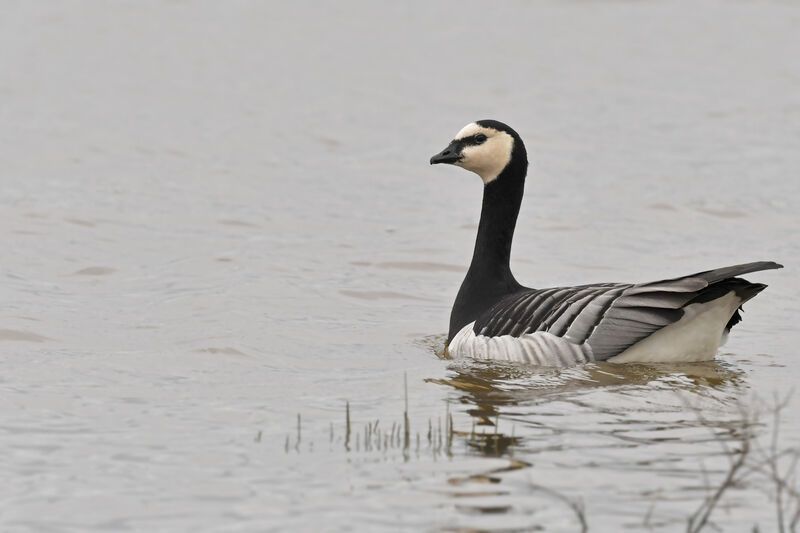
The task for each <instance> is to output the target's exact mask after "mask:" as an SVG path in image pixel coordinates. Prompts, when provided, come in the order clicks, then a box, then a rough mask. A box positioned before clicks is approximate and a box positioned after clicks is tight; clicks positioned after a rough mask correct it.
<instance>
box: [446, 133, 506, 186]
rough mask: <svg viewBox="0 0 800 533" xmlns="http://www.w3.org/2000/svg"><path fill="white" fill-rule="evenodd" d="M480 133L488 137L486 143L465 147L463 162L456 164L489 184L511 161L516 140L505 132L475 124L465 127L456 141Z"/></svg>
mask: <svg viewBox="0 0 800 533" xmlns="http://www.w3.org/2000/svg"><path fill="white" fill-rule="evenodd" d="M478 133H482V134H484V135H486V141H485V142H484V143H483V144H475V145H470V146H465V147H464V149H463V150H462V151H461V160H460V161H457V162H456V163H454V164H455V165H456V166H459V167H461V168H465V169H467V170H470V171H472V172H474V173H475V174H477V175H478V176H480V177H481V179H482V180H483V183H489V182H491V181H493V180H495V179H497V176H499V175H500V173H501V172H502V171H503V169H504V168H506V165H508V162H509V161H511V151H512V150H513V149H514V138H513V137H512V136H511V135H509V134H508V133H506V132H504V131H498V130H496V129H493V128H486V127H484V126H481V125H479V124H477V123H475V122H473V123H471V124H467V125H466V126H464V127H463V128H462V129H461V131H459V132H458V133H457V134H456V136H455V140H459V139H464V138H465V137H471V136H473V135H477V134H478Z"/></svg>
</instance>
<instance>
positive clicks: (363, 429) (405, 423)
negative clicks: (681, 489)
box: [255, 364, 800, 533]
mask: <svg viewBox="0 0 800 533" xmlns="http://www.w3.org/2000/svg"><path fill="white" fill-rule="evenodd" d="M684 366H685V365H684ZM453 370H454V374H453V375H452V377H451V378H450V379H448V380H427V381H429V382H430V383H435V384H440V385H446V386H449V387H452V388H453V390H454V391H456V392H457V393H465V394H466V397H463V396H462V397H460V398H459V397H456V398H455V399H454V400H448V401H447V402H446V403H445V406H444V408H443V412H442V413H441V414H440V415H437V416H435V417H429V418H427V419H425V420H423V421H421V422H420V423H419V424H418V425H417V424H416V423H415V424H414V425H413V426H412V421H411V420H410V417H409V408H408V405H409V398H408V384H407V378H404V410H403V413H402V415H401V416H400V417H398V419H396V420H393V421H391V422H388V421H384V420H381V419H374V420H363V419H361V420H359V418H360V417H358V415H357V414H356V413H354V412H353V411H352V409H351V406H350V403H349V402H345V404H344V410H343V411H344V412H343V416H342V421H341V423H338V424H337V423H333V422H331V423H330V424H329V426H328V428H327V443H328V448H329V451H335V450H336V449H340V450H343V451H344V452H345V453H346V454H359V455H361V454H374V453H380V454H381V455H382V456H383V457H385V458H391V459H392V460H396V459H398V458H401V460H402V461H403V462H408V461H411V460H412V459H415V460H420V459H422V458H423V457H424V456H428V457H429V458H431V459H432V460H434V461H436V460H439V459H441V458H445V459H448V458H449V459H452V458H453V457H454V456H456V455H461V456H470V455H475V456H479V457H488V458H499V459H503V460H505V461H506V464H505V466H495V467H492V468H487V469H484V470H481V471H478V472H474V473H468V474H465V475H452V476H450V477H448V479H447V484H449V485H451V486H455V487H461V486H465V485H473V486H481V485H486V484H488V485H489V486H496V485H498V484H500V483H502V482H503V480H504V476H506V475H509V474H512V473H515V472H517V473H519V472H526V471H527V472H531V474H528V480H527V482H526V483H527V487H528V490H529V491H530V492H539V493H541V494H544V495H546V496H547V497H549V498H551V499H553V500H554V501H558V502H561V505H563V506H564V507H565V509H568V510H569V511H570V513H571V514H572V515H573V517H574V522H575V527H576V528H578V530H580V531H588V530H590V529H591V526H592V523H591V516H590V514H589V513H588V512H587V509H586V506H585V505H584V502H583V500H582V498H581V497H580V496H579V495H578V496H575V495H572V496H570V495H567V494H565V493H564V492H562V491H561V490H558V489H556V488H554V487H551V486H549V485H548V484H547V483H546V482H534V481H533V479H532V473H533V472H535V470H534V469H533V466H534V465H533V463H532V462H531V458H532V457H534V456H536V455H537V454H541V453H543V452H545V451H546V450H547V449H549V445H545V446H538V447H533V446H532V443H531V442H526V440H531V441H532V440H535V439H532V438H531V437H529V436H528V435H520V434H518V433H517V424H518V423H519V424H521V426H525V427H527V428H528V429H529V430H530V428H531V427H534V428H536V429H538V430H545V431H549V432H551V433H552V434H553V435H556V436H557V435H559V434H564V433H566V432H568V431H573V432H574V431H578V432H580V431H583V432H586V431H589V430H575V429H572V430H566V429H564V428H557V427H555V426H549V425H548V423H547V422H546V421H540V422H537V421H532V420H531V419H530V417H525V418H523V417H521V416H519V415H518V414H516V413H515V412H514V411H513V410H508V409H506V410H504V409H503V408H504V406H515V405H523V404H525V403H526V402H530V401H532V399H533V398H534V397H535V396H534V395H533V393H532V392H531V390H525V389H524V388H519V389H515V388H514V384H515V382H514V375H515V374H519V373H520V369H519V367H509V368H507V369H503V368H500V369H498V368H497V367H496V366H495V367H493V368H491V369H489V368H488V367H482V366H481V365H473V366H472V367H471V368H470V369H469V370H467V369H459V368H454V369H453ZM614 370H615V369H613V368H612V369H609V368H603V367H594V368H585V369H582V370H572V371H571V372H572V373H573V374H574V375H572V376H571V377H572V378H575V379H578V380H579V381H580V380H581V379H583V380H586V381H587V382H593V383H594V385H596V386H603V385H606V386H607V385H608V384H609V382H611V383H613V382H614V381H615V372H614ZM671 370H673V371H674V370H675V369H674V368H673V369H671ZM684 370H685V368H684ZM692 370H693V371H694V372H693V373H691V374H683V375H682V376H678V377H675V376H672V377H675V379H678V378H681V379H682V380H683V381H682V382H683V383H686V382H687V380H688V384H689V385H690V390H693V392H696V393H697V392H698V391H699V397H702V394H703V392H704V390H703V387H709V386H711V387H712V388H713V387H718V386H720V384H724V385H729V384H730V383H735V382H737V380H738V379H739V376H738V374H737V373H736V372H735V371H733V370H730V369H728V368H726V367H725V366H724V365H719V364H715V365H712V366H709V365H699V366H696V367H694V368H692ZM626 371H627V372H629V373H631V374H632V375H633V376H639V377H640V378H641V379H640V381H641V383H647V382H649V381H650V380H652V379H653V377H654V375H653V373H658V374H660V375H661V377H664V376H665V375H666V373H665V369H663V368H661V369H653V368H652V367H649V368H648V365H641V367H638V366H636V365H634V366H632V367H631V368H628V369H626ZM539 375H540V377H541V376H542V375H544V376H545V377H547V375H548V372H547V371H543V372H541V373H540V374H539ZM687 376H688V377H687ZM527 377H528V378H530V375H528V376H527ZM617 377H619V376H617ZM627 378H629V380H630V378H631V376H627ZM683 378H686V379H683ZM575 379H570V380H568V381H567V382H565V383H562V389H564V390H569V388H570V387H575V386H576V385H575ZM598 382H599V383H598ZM632 382H633V383H634V384H636V382H637V379H635V377H634V379H632ZM498 383H503V384H504V385H505V386H504V387H500V386H496V385H497V384H498ZM584 386H585V384H584ZM691 387H694V389H691ZM554 391H555V392H554ZM558 392H562V393H563V390H561V391H559V389H558V388H557V387H555V388H554V387H553V383H550V388H549V390H548V391H546V393H543V392H542V391H539V392H538V397H539V398H540V399H542V397H543V396H548V395H550V396H552V395H553V394H557V393H558ZM673 394H674V395H675V396H676V397H677V399H678V404H679V406H680V408H681V409H682V410H683V412H685V413H690V414H691V417H689V418H682V419H680V421H679V422H677V423H676V424H675V427H674V428H666V427H665V428H664V429H665V430H667V429H681V428H683V429H684V430H687V431H689V430H692V431H691V435H687V436H686V437H663V438H659V439H652V441H651V442H648V440H647V439H646V438H640V437H634V436H633V435H631V434H626V433H625V432H622V431H616V430H605V429H603V430H598V433H603V432H604V434H605V435H606V436H608V437H611V438H613V439H615V440H617V441H619V442H620V443H622V445H623V446H641V445H645V446H646V445H656V444H658V443H660V442H664V441H665V440H670V439H673V440H677V439H680V442H682V443H683V444H687V443H689V444H691V443H693V442H694V443H696V444H698V445H702V446H706V445H707V444H716V446H717V451H716V452H712V453H709V454H708V456H707V460H708V461H711V462H713V461H715V460H716V461H718V460H719V459H720V458H724V459H725V461H726V462H727V467H725V468H720V467H719V465H715V466H712V467H709V466H708V465H707V464H706V463H707V461H706V460H704V459H703V457H702V456H700V457H699V458H698V461H697V464H696V470H695V471H694V474H693V476H692V477H693V478H694V479H695V480H696V481H700V482H701V484H700V485H699V487H697V486H696V487H692V489H691V490H692V493H695V494H697V493H698V492H699V493H702V494H701V495H698V496H697V497H695V498H694V500H695V502H696V504H695V505H694V506H693V507H692V506H691V505H687V506H686V507H685V509H688V510H689V511H687V512H686V515H685V516H684V518H683V520H684V524H685V528H686V529H685V530H686V531H687V532H688V533H695V532H700V531H704V530H706V529H717V530H718V529H719V526H717V525H716V524H715V522H714V518H715V516H717V514H719V513H722V512H723V511H722V510H721V509H727V510H728V511H729V510H730V506H731V505H734V506H735V505H736V504H737V501H736V495H735V493H736V491H737V490H741V489H748V490H751V489H755V490H757V491H759V492H761V493H763V494H764V495H765V496H766V497H767V498H768V499H769V500H770V501H771V502H772V504H773V505H774V509H775V530H776V531H779V532H781V533H786V532H796V531H798V527H800V489H798V486H797V464H798V461H799V460H800V447H799V446H797V445H793V446H787V445H786V444H785V443H782V442H781V439H780V422H781V416H782V414H783V413H785V412H786V410H787V408H788V405H789V400H790V396H786V397H785V398H782V399H777V398H776V399H775V400H774V401H773V402H772V403H769V404H768V403H766V402H764V401H762V400H759V399H758V398H753V399H752V401H749V402H747V403H745V402H742V401H738V402H735V403H736V410H735V412H733V413H730V411H729V413H728V414H729V415H730V414H732V415H733V416H726V417H714V418H710V417H709V416H707V414H706V413H704V409H703V407H702V406H699V405H697V404H696V403H694V401H695V400H696V399H697V398H696V397H695V398H694V399H693V398H692V397H689V396H687V395H686V394H685V393H684V392H682V391H681V390H680V388H678V389H676V390H673ZM551 399H552V398H551ZM559 399H560V400H562V401H563V400H567V401H577V400H575V399H574V398H573V399H570V398H569V397H567V398H564V397H562V398H559ZM453 401H455V402H457V403H458V404H460V405H462V406H465V407H466V409H464V411H463V412H459V411H457V412H456V414H458V415H459V416H457V417H454V413H453V411H452V410H451V403H452V402H453ZM463 414H466V415H468V418H466V419H465V418H464V417H463ZM546 416H547V413H543V415H542V418H546ZM454 418H457V419H458V420H459V423H456V421H455V420H454ZM465 422H466V423H467V424H468V425H466V426H465V425H464V423H465ZM459 426H460V427H459ZM501 426H502V427H503V429H504V431H501ZM416 428H419V429H416ZM698 429H702V430H704V431H705V432H706V436H705V437H703V436H698V434H697V433H696V431H693V430H698ZM528 433H530V432H528ZM303 439H304V436H303V424H302V417H301V415H300V414H299V413H298V414H297V424H296V427H295V428H294V430H293V431H292V432H291V433H290V434H287V435H286V438H285V441H284V451H285V452H286V453H300V452H301V443H302V442H304V440H303ZM255 440H256V441H258V442H260V441H261V432H260V431H259V432H258V434H257V436H256V439H255ZM307 446H308V450H309V451H313V449H314V447H313V442H312V441H311V440H309V441H308V443H307ZM552 446H554V447H556V446H559V445H557V444H553V445H552ZM302 449H303V450H304V449H305V446H303V447H302ZM650 493H651V494H652V495H654V498H653V500H652V502H651V504H650V505H649V507H644V506H643V508H642V512H641V517H642V518H641V520H640V521H639V524H640V526H642V527H644V528H648V529H656V528H658V527H660V526H664V525H666V524H667V523H672V524H673V525H674V524H675V522H676V519H675V518H673V519H672V520H671V521H670V520H666V519H664V518H662V519H661V520H660V521H659V520H657V519H656V509H657V507H658V505H659V502H660V499H659V498H660V497H662V496H663V494H662V491H661V489H660V488H658V487H654V489H653V490H652V491H650ZM460 494H463V493H460ZM467 494H469V493H467ZM474 494H483V492H480V491H479V492H475V493H474ZM485 494H495V495H496V494H501V493H499V492H497V491H495V492H489V493H485ZM659 495H662V496H659ZM689 503H691V502H689ZM481 509H482V510H480V509H479V511H480V512H485V513H488V512H506V511H508V509H510V506H503V505H500V506H488V507H485V508H481ZM665 520H666V521H665ZM752 527H753V531H759V530H760V529H759V524H758V523H755V524H753V525H752Z"/></svg>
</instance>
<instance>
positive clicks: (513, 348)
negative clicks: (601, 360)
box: [447, 322, 594, 366]
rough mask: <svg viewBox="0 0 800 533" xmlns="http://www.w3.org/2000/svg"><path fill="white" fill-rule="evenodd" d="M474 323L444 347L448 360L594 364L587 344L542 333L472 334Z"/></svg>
mask: <svg viewBox="0 0 800 533" xmlns="http://www.w3.org/2000/svg"><path fill="white" fill-rule="evenodd" d="M474 326H475V323H474V322H472V323H471V324H467V325H466V326H464V327H463V328H462V329H461V331H459V332H458V333H456V335H455V337H453V340H452V341H450V344H449V345H448V346H447V352H448V354H449V355H450V356H451V357H472V358H473V359H496V360H499V361H511V362H514V363H529V364H532V365H540V366H571V365H579V364H583V363H587V362H589V361H594V357H592V350H591V349H590V348H589V346H588V345H586V344H581V345H578V344H574V343H571V342H569V341H567V340H565V339H563V338H561V337H557V336H556V335H553V334H552V333H547V332H545V331H537V332H535V333H527V334H525V335H522V336H520V337H512V336H511V335H501V336H498V337H486V336H484V335H475V332H474V331H473V329H472V328H473V327H474Z"/></svg>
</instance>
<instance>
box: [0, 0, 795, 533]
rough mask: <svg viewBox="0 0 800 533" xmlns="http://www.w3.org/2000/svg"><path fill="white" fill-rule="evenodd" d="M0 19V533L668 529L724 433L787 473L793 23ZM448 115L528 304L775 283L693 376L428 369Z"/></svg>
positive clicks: (738, 523) (578, 4)
mask: <svg viewBox="0 0 800 533" xmlns="http://www.w3.org/2000/svg"><path fill="white" fill-rule="evenodd" d="M2 11H3V15H2V17H0V163H1V164H0V244H2V261H0V450H2V453H0V478H2V480H3V482H2V483H0V529H2V531H5V532H40V531H49V532H71V531H143V530H147V531H395V530H407V531H459V532H466V531H531V530H544V531H580V530H581V527H582V526H581V517H580V516H582V517H583V520H584V521H585V522H586V524H587V526H588V528H589V530H590V531H620V530H631V531H640V530H650V531H683V530H685V528H686V524H687V519H688V518H689V517H690V516H692V514H693V513H695V512H696V511H697V509H698V508H699V507H700V506H701V505H702V504H703V502H704V501H705V500H706V498H708V497H709V495H710V494H712V493H713V491H714V490H715V488H716V487H717V486H719V485H720V483H722V482H723V480H724V478H725V475H726V472H727V471H728V469H729V467H730V464H731V461H733V460H734V459H735V457H736V454H737V450H739V449H740V447H741V442H742V441H741V437H742V431H743V430H742V428H743V427H745V426H743V425H742V418H743V417H745V418H746V416H745V415H747V413H754V412H761V413H762V415H761V417H760V418H759V419H758V420H757V423H755V424H754V425H752V426H747V428H748V429H747V430H748V431H750V430H752V432H753V435H754V439H755V440H754V441H753V442H754V444H753V447H754V448H753V449H754V452H753V453H754V456H753V457H754V459H753V460H756V459H757V457H758V455H757V454H756V451H759V450H760V451H761V452H764V450H768V449H769V447H770V442H771V440H770V439H771V435H772V429H773V428H774V427H775V426H776V424H777V425H778V426H779V433H778V436H777V444H776V445H777V446H778V447H779V448H780V449H786V450H792V449H796V448H797V446H798V443H799V442H800V419H798V418H797V417H796V416H794V413H796V410H797V407H798V405H800V398H797V397H793V398H790V399H789V405H788V407H787V408H786V409H784V410H783V411H781V412H780V416H778V418H777V420H774V419H773V418H772V416H771V415H770V411H769V405H770V404H771V402H773V401H774V398H776V397H777V398H784V397H786V395H787V394H789V392H790V391H791V390H792V389H793V387H795V385H796V383H797V382H798V380H799V379H800V360H799V359H798V357H797V351H798V348H797V347H798V341H799V340H800V335H798V332H797V323H798V318H799V317H800V315H798V311H800V303H798V302H800V282H798V277H797V275H796V267H797V265H798V264H800V240H798V230H799V229H800V214H798V207H797V206H798V202H800V149H799V148H800V90H798V89H800V62H798V61H797V57H798V56H799V55H800V32H798V31H797V28H798V27H800V4H798V3H796V2H780V1H768V0H752V1H721V0H709V1H705V2H688V1H677V0H676V1H668V2H649V1H642V2H625V1H603V2H582V1H565V2H555V1H552V2H546V1H532V2H527V1H525V2H523V1H510V2H503V3H494V4H487V3H484V2H473V1H466V2H454V1H447V2H436V3H423V2H415V1H412V2H393V3H379V2H345V3H341V2H295V3H277V2H248V1H234V2H211V1H202V0H201V1H197V2H185V1H178V0H176V1H170V2H156V1H142V2H119V3H113V4H112V3H98V2H89V1H85V0H75V1H71V2H22V1H6V2H3V9H2ZM482 118H495V119H498V120H501V121H504V122H507V123H509V124H510V125H511V126H512V127H514V128H516V129H517V130H518V131H519V132H520V134H521V135H522V137H523V138H524V139H525V140H526V144H527V147H528V152H529V154H530V159H531V162H532V165H531V172H530V175H529V179H528V183H527V188H526V193H525V199H524V202H523V206H522V213H521V215H520V220H519V225H518V227H517V233H516V237H517V238H516V242H515V247H514V251H513V255H512V267H513V269H514V271H515V274H516V276H517V278H518V279H519V280H520V281H521V282H523V283H525V284H527V285H529V286H536V287H544V286H556V285H563V284H579V283H590V282H605V281H624V282H628V281H650V280H655V279H659V278H664V277H672V276H677V275H682V274H688V273H691V272H695V271H700V270H705V269H709V268H714V267H720V266H725V265H728V264H736V263H742V262H747V261H755V260H775V261H778V262H781V263H783V264H785V265H786V268H785V269H784V270H780V271H770V272H763V273H757V274H751V275H749V276H747V277H748V278H749V279H751V280H753V281H759V282H763V283H767V284H768V285H769V288H768V289H767V290H765V291H764V292H763V293H761V294H760V295H759V296H758V297H757V298H756V299H755V300H753V301H752V302H750V303H749V304H748V305H747V306H746V309H745V313H744V321H743V322H742V323H741V324H740V325H738V326H737V327H736V328H735V329H734V332H733V334H732V335H731V338H730V340H729V341H728V343H727V344H726V345H725V346H724V347H723V348H722V349H721V351H720V355H719V357H718V359H717V360H716V361H714V362H710V363H702V364H692V365H680V366H670V365H650V366H647V365H630V366H619V365H618V366H614V365H607V364H606V365H603V364H597V365H590V366H587V367H582V368H571V369H561V370H559V369H534V368H526V367H522V366H503V365H493V364H486V363H477V362H469V361H451V360H447V359H444V358H442V357H441V349H442V345H443V342H444V335H445V333H446V329H447V321H448V315H449V310H450V306H451V304H452V300H453V298H454V296H455V292H456V291H457V289H458V285H459V283H460V282H461V278H462V276H463V273H464V271H465V265H466V264H467V263H468V261H469V258H470V254H471V251H472V243H473V238H474V233H475V229H476V224H477V220H478V216H479V209H480V194H481V182H480V180H479V179H478V178H477V177H476V176H474V175H470V174H467V173H466V172H464V171H463V170H461V169H457V168H441V167H430V166H429V165H428V158H429V157H430V156H431V155H432V154H433V153H435V152H437V151H438V150H440V149H441V148H442V147H443V146H445V145H446V143H447V142H448V141H449V139H450V138H451V137H452V135H453V134H455V133H456V132H457V131H458V130H459V129H460V128H461V127H462V126H463V125H464V124H466V123H468V122H471V121H474V120H477V119H482ZM748 416H749V415H748ZM406 417H407V422H406ZM406 435H407V436H406ZM787 457H789V458H791V455H789V456H787ZM748 464H750V463H748ZM780 466H781V468H783V469H788V468H790V467H791V464H789V463H788V462H786V461H784V462H781V464H780ZM775 496H776V488H775V484H774V483H771V482H770V479H769V478H768V476H766V477H765V476H764V475H762V474H761V473H759V472H752V473H750V474H748V475H747V477H746V478H743V479H742V481H741V482H739V483H735V484H733V486H731V487H729V488H728V489H727V490H726V491H725V492H724V494H723V495H722V497H721V499H720V500H719V502H718V504H717V506H716V508H715V509H714V510H713V513H711V516H710V520H711V521H712V522H713V523H714V525H715V526H716V527H718V528H721V529H723V530H724V531H751V530H752V529H753V527H754V526H758V528H759V530H760V531H775V530H777V528H778V525H779V520H780V518H779V516H778V513H777V510H776V509H777V507H776V501H775ZM782 501H783V505H785V506H786V509H787V512H790V511H791V508H790V506H791V505H793V500H791V498H790V497H789V496H788V495H787V494H784V495H783V500H782ZM787 522H788V519H787ZM709 528H710V526H709Z"/></svg>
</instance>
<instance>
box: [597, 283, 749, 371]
mask: <svg viewBox="0 0 800 533" xmlns="http://www.w3.org/2000/svg"><path fill="white" fill-rule="evenodd" d="M741 303H742V300H741V299H740V298H739V297H737V296H736V294H735V293H734V292H733V291H731V292H729V293H728V294H726V295H725V296H723V297H721V298H717V299H716V300H711V301H710V302H706V303H702V304H692V305H688V306H686V307H685V308H684V315H683V317H681V319H680V320H678V321H677V322H675V323H674V324H670V325H669V326H666V327H664V328H662V329H660V330H658V331H656V332H655V333H653V334H652V335H650V336H649V337H647V338H646V339H642V340H641V341H639V342H637V343H636V344H634V345H633V346H631V347H630V348H628V349H627V350H625V351H624V352H622V353H621V354H619V355H616V356H614V357H612V358H610V359H609V361H610V362H612V363H633V362H641V363H686V362H691V361H710V360H712V359H714V356H715V355H716V354H717V348H719V347H720V345H721V344H722V342H724V341H725V339H724V338H723V333H724V332H725V324H727V323H728V320H730V318H731V316H732V315H733V313H734V312H735V311H736V309H737V308H738V307H739V305H741Z"/></svg>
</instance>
